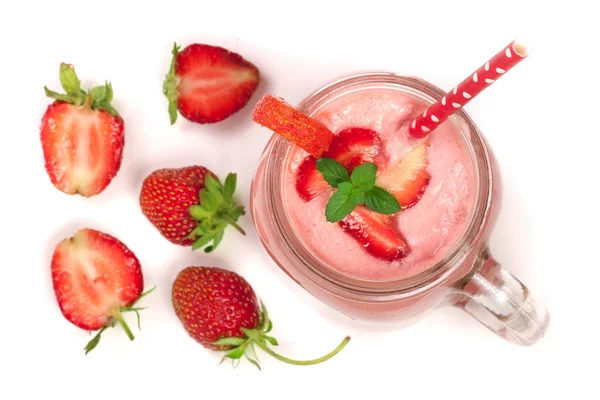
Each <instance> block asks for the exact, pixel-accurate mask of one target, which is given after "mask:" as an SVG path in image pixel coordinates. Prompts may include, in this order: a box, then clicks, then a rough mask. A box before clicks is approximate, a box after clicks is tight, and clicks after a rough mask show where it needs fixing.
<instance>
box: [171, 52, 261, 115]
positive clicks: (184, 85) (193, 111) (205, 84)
mask: <svg viewBox="0 0 600 400" xmlns="http://www.w3.org/2000/svg"><path fill="white" fill-rule="evenodd" d="M179 49H180V47H179V46H177V44H175V45H174V47H173V51H172V54H173V60H172V62H171V68H170V70H169V73H168V74H167V77H166V78H165V81H164V84H163V92H164V94H165V96H166V97H167V99H168V100H169V117H170V120H171V124H174V123H175V121H177V111H179V113H180V114H181V115H182V116H183V117H184V118H186V119H187V120H189V121H192V122H196V123H199V124H211V123H216V122H220V121H223V120H225V119H226V118H228V117H230V116H231V115H233V114H235V113H236V112H238V111H239V110H241V109H242V108H244V107H245V106H246V104H247V103H248V101H249V100H250V98H251V97H252V95H253V94H254V92H255V91H256V88H257V87H258V84H259V81H260V73H259V70H258V68H256V66H255V65H253V64H252V63H250V62H249V61H247V60H245V59H244V58H243V57H242V56H241V55H239V54H237V53H234V52H231V51H229V50H227V49H224V48H222V47H218V46H211V45H207V44H199V43H194V44H191V45H189V46H187V47H186V48H185V49H184V50H183V51H181V52H180V51H179Z"/></svg>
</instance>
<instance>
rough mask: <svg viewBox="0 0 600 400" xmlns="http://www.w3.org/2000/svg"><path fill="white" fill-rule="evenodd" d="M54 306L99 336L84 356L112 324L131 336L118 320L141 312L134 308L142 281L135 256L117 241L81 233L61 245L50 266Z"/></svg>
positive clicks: (55, 251) (67, 317) (122, 322)
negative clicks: (128, 314) (125, 315)
mask: <svg viewBox="0 0 600 400" xmlns="http://www.w3.org/2000/svg"><path fill="white" fill-rule="evenodd" d="M51 271H52V282H53V286H54V292H55V294H56V300H57V301H58V305H59V307H60V310H61V312H62V314H63V315H64V317H65V318H66V319H67V320H68V321H70V322H71V323H72V324H74V325H75V326H77V327H79V328H81V329H85V330H88V331H95V330H99V332H98V333H97V334H96V336H95V337H94V338H93V339H92V340H91V341H90V342H89V343H88V344H87V346H86V347H85V352H86V354H87V353H88V352H90V351H91V350H93V349H94V348H95V347H96V346H97V345H98V343H99V342H100V335H101V334H102V332H104V330H106V329H107V328H109V327H114V326H115V325H116V324H119V325H121V327H122V328H123V329H124V330H125V332H126V333H127V336H128V337H129V339H130V340H133V339H134V337H133V334H132V332H131V330H130V329H129V327H128V326H127V323H126V322H125V320H124V319H123V315H122V314H123V313H124V312H135V313H136V314H137V317H138V326H139V317H140V316H139V313H138V312H139V311H140V310H142V308H137V307H134V306H135V303H136V302H137V301H138V300H139V299H141V298H142V297H143V296H145V295H146V294H148V293H150V292H151V291H152V290H154V289H151V290H150V291H148V292H146V293H142V290H143V287H144V278H143V275H142V269H141V265H140V262H139V260H138V259H137V258H136V256H135V254H133V252H132V251H131V250H129V249H128V248H127V246H125V244H123V243H122V242H121V241H119V240H118V239H116V238H114V237H112V236H110V235H108V234H106V233H102V232H99V231H96V230H93V229H82V230H80V231H78V232H77V233H76V234H75V235H74V236H73V237H71V238H68V239H64V240H63V241H61V242H60V243H59V244H58V245H57V246H56V248H55V250H54V255H53V257H52V264H51Z"/></svg>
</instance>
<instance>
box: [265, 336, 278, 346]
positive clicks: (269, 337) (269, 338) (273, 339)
mask: <svg viewBox="0 0 600 400" xmlns="http://www.w3.org/2000/svg"><path fill="white" fill-rule="evenodd" d="M265 339H267V341H268V342H269V343H271V344H272V345H273V346H279V342H278V341H277V339H275V338H274V337H272V336H266V335H265Z"/></svg>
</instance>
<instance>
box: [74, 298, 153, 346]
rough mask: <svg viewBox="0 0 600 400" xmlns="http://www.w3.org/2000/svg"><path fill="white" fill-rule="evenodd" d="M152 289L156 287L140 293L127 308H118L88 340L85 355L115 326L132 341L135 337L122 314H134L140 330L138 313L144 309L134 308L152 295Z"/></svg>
mask: <svg viewBox="0 0 600 400" xmlns="http://www.w3.org/2000/svg"><path fill="white" fill-rule="evenodd" d="M154 289H156V286H154V287H153V288H152V289H150V290H147V291H145V292H144V293H142V294H141V295H140V297H138V299H137V300H136V301H135V302H133V304H131V305H129V306H127V307H119V308H118V309H117V310H116V311H115V312H114V314H113V315H112V316H111V318H110V320H109V322H108V323H107V324H106V325H105V326H103V327H102V328H101V329H100V330H99V331H98V333H96V335H95V336H94V337H93V338H92V340H90V341H89V342H88V343H87V345H86V346H85V347H84V350H85V354H86V355H87V354H88V353H89V352H90V351H92V350H94V349H95V348H96V346H98V343H100V338H101V336H102V332H104V331H105V330H106V329H108V328H114V327H115V326H116V325H117V324H118V325H120V326H121V328H123V330H124V331H125V334H126V335H127V337H128V338H129V340H134V339H135V337H134V336H133V332H131V329H130V328H129V326H128V325H127V322H125V319H124V318H123V313H126V312H134V313H135V315H136V316H137V326H138V329H139V330H141V329H142V327H141V324H140V311H142V310H144V309H145V308H146V307H136V304H137V303H138V302H139V301H140V300H141V299H142V298H144V297H146V296H147V295H149V294H150V293H152V291H154Z"/></svg>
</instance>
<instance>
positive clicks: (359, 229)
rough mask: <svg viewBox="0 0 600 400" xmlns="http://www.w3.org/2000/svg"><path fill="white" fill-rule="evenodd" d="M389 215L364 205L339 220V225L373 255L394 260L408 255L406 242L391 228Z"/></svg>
mask: <svg viewBox="0 0 600 400" xmlns="http://www.w3.org/2000/svg"><path fill="white" fill-rule="evenodd" d="M391 221H392V217H391V216H390V215H385V214H380V213H376V212H374V211H371V210H369V209H368V208H367V207H364V206H357V207H356V208H355V209H354V211H352V213H351V214H350V215H348V216H347V217H346V218H344V219H343V220H341V221H340V222H339V224H340V226H341V227H342V228H343V229H344V230H345V231H346V232H347V233H349V234H350V235H352V236H353V237H354V239H356V240H357V241H358V242H359V243H360V244H362V245H363V247H364V248H365V250H366V251H367V252H368V253H369V254H371V255H372V256H374V257H377V258H380V259H383V260H387V261H394V260H399V259H402V258H404V257H406V256H407V255H408V253H409V252H410V250H409V248H408V245H407V243H406V242H405V241H404V239H402V237H400V235H399V234H398V233H397V232H396V231H395V230H394V229H392V227H391V226H390V223H391Z"/></svg>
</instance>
